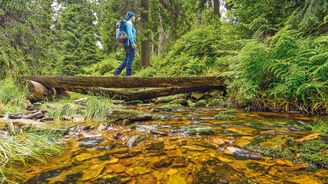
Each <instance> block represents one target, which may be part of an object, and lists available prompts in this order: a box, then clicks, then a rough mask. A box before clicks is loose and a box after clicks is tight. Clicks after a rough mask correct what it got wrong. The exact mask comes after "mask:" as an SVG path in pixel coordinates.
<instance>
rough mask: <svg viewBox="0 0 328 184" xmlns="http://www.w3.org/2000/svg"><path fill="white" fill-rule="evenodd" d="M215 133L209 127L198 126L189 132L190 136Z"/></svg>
mask: <svg viewBox="0 0 328 184" xmlns="http://www.w3.org/2000/svg"><path fill="white" fill-rule="evenodd" d="M214 133H215V131H214V130H213V128H212V127H209V126H197V127H192V128H189V129H188V130H187V134H188V135H212V134H214Z"/></svg>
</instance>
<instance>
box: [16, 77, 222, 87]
mask: <svg viewBox="0 0 328 184" xmlns="http://www.w3.org/2000/svg"><path fill="white" fill-rule="evenodd" d="M22 79H25V80H31V81H36V82H39V83H41V84H42V85H44V86H45V87H47V88H63V89H71V88H97V87H103V88H162V87H191V86H193V87H201V86H224V78H222V77H87V76H29V77H22Z"/></svg>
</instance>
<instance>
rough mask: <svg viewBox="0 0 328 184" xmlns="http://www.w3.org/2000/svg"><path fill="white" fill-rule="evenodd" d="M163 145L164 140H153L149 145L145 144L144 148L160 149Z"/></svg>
mask: <svg viewBox="0 0 328 184" xmlns="http://www.w3.org/2000/svg"><path fill="white" fill-rule="evenodd" d="M164 147H165V145H164V142H163V141H161V142H154V143H151V144H149V145H147V147H146V149H147V150H161V149H163V148H164Z"/></svg>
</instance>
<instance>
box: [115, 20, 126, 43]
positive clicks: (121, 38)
mask: <svg viewBox="0 0 328 184" xmlns="http://www.w3.org/2000/svg"><path fill="white" fill-rule="evenodd" d="M126 32H127V31H126V21H125V20H120V21H118V22H117V23H116V41H117V42H118V43H124V42H125V40H127V39H128V35H127V33H126Z"/></svg>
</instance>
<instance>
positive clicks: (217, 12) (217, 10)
mask: <svg viewBox="0 0 328 184" xmlns="http://www.w3.org/2000/svg"><path fill="white" fill-rule="evenodd" d="M213 1H214V2H213V6H214V15H215V17H217V18H220V17H221V12H220V0H213Z"/></svg>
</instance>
